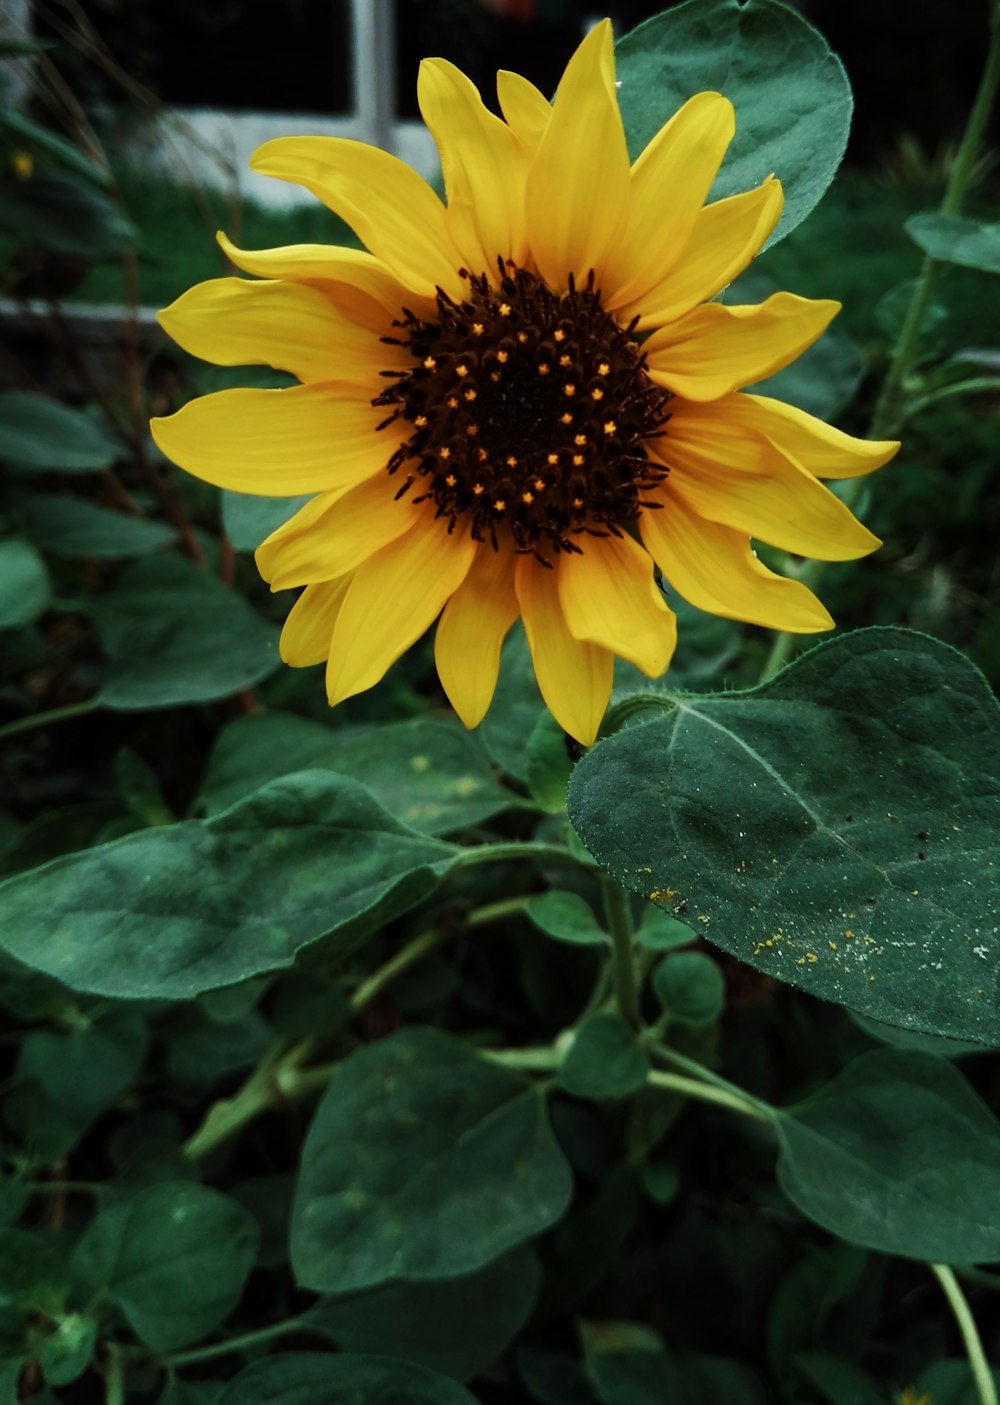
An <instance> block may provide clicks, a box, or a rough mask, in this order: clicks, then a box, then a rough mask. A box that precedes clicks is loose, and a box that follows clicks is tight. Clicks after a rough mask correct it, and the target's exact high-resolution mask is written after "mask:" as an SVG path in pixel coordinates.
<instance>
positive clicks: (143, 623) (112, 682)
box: [92, 556, 279, 712]
mask: <svg viewBox="0 0 1000 1405" xmlns="http://www.w3.org/2000/svg"><path fill="white" fill-rule="evenodd" d="M92 613H93V616H94V621H95V623H96V625H97V631H98V633H99V635H100V637H101V644H102V646H103V648H104V650H105V652H106V653H107V655H108V657H109V659H110V661H111V663H110V669H109V672H108V677H107V679H106V680H105V683H104V686H103V687H102V688H101V691H100V693H99V694H98V699H99V701H100V702H101V704H102V706H104V707H109V708H113V709H114V710H116V711H119V712H131V711H135V710H137V709H143V708H169V707H177V706H179V705H181V704H185V703H201V702H214V701H215V700H216V699H217V698H226V697H229V696H231V695H232V694H233V693H238V692H239V691H240V690H241V689H243V688H251V687H253V685H254V684H255V683H259V682H260V680H261V679H262V678H266V677H267V675H268V674H269V673H273V672H274V670H275V669H276V668H277V667H278V663H279V660H278V647H277V641H278V631H277V630H276V628H275V627H274V625H272V624H268V623H267V622H266V621H264V620H262V619H261V618H260V617H259V616H258V615H256V614H254V612H253V610H251V608H250V606H249V605H248V604H247V603H246V601H245V600H244V599H243V597H242V596H240V595H237V594H236V592H235V591H232V590H227V589H226V587H225V586H224V585H223V584H222V583H221V582H220V581H218V580H216V579H215V577H214V576H211V575H209V573H208V572H207V571H201V570H198V568H197V567H195V566H192V565H191V564H190V562H188V561H184V560H182V559H181V558H180V557H179V556H154V557H152V558H150V559H149V560H146V561H138V562H136V563H135V565H133V566H128V567H126V569H125V570H124V571H122V573H121V575H120V576H119V577H118V580H117V582H116V584H115V588H114V590H112V591H109V592H108V593H107V594H106V595H103V596H101V598H100V599H99V600H98V601H97V602H96V603H95V604H94V605H93V606H92Z"/></svg>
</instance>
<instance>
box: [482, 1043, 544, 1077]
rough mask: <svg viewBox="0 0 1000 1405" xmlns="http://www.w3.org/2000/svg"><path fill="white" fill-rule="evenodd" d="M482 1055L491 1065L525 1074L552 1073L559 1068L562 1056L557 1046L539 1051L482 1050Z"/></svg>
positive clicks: (539, 1049)
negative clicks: (519, 1070)
mask: <svg viewBox="0 0 1000 1405" xmlns="http://www.w3.org/2000/svg"><path fill="white" fill-rule="evenodd" d="M480 1053H481V1054H482V1055H483V1057H484V1058H487V1059H489V1061H490V1063H495V1064H500V1065H501V1066H502V1067H503V1068H518V1069H523V1070H524V1072H525V1073H551V1072H552V1070H553V1069H555V1068H558V1067H559V1064H560V1062H561V1059H562V1054H561V1053H560V1051H559V1049H558V1048H557V1047H556V1045H555V1044H550V1045H549V1046H548V1047H547V1048H538V1049H481V1050H480Z"/></svg>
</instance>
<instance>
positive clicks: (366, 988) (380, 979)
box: [351, 927, 452, 1015]
mask: <svg viewBox="0 0 1000 1405" xmlns="http://www.w3.org/2000/svg"><path fill="white" fill-rule="evenodd" d="M451 937H452V933H451V931H450V930H449V929H448V928H447V927H429V928H428V929H427V931H426V932H421V933H420V935H419V936H417V937H414V938H413V940H412V941H410V942H407V944H406V945H405V946H403V947H400V949H399V951H397V952H396V954H395V956H393V957H391V958H390V959H389V960H388V961H387V962H386V963H385V965H384V966H380V967H379V968H378V970H377V971H374V972H373V973H372V974H371V975H370V976H369V977H368V979H367V980H365V981H362V982H361V984H360V985H359V986H358V988H357V989H356V990H355V992H354V994H353V995H352V996H351V1011H352V1013H353V1014H355V1015H357V1014H360V1013H361V1011H362V1010H367V1008H368V1006H369V1005H371V1004H373V1003H374V1001H376V1000H377V999H378V997H379V996H380V995H381V994H382V992H383V990H384V989H385V988H386V986H387V985H391V984H392V982H393V981H394V980H395V979H396V977H397V976H401V975H402V974H403V973H404V971H408V970H409V969H410V967H411V966H415V965H416V964H417V962H418V961H422V960H423V958H424V957H425V956H426V955H427V954H428V953H429V952H431V951H433V950H434V949H435V947H439V946H443V945H444V943H445V942H447V941H449V940H450V939H451Z"/></svg>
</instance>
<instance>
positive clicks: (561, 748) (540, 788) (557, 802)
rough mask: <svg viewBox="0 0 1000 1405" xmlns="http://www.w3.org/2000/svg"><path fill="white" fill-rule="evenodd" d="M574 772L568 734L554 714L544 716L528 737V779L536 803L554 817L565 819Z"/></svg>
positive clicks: (526, 761) (543, 714)
mask: <svg viewBox="0 0 1000 1405" xmlns="http://www.w3.org/2000/svg"><path fill="white" fill-rule="evenodd" d="M574 759H575V758H574ZM572 769H573V765H572V761H571V759H570V755H569V752H568V751H567V750H566V734H565V732H564V731H563V729H562V728H561V727H560V726H559V723H558V722H557V721H556V720H555V718H554V717H553V716H552V714H551V713H549V712H543V713H542V714H541V716H540V717H539V719H538V721H537V722H536V723H535V725H534V727H533V728H532V731H531V735H530V736H529V737H528V744H527V748H526V750H525V779H526V780H527V782H528V789H529V790H530V791H531V794H532V797H533V799H534V800H535V801H536V802H537V804H539V805H540V806H541V807H542V809H543V810H546V811H547V812H548V813H549V814H550V815H561V814H562V813H563V811H564V810H565V809H566V787H567V785H568V784H569V774H570V771H571V770H572Z"/></svg>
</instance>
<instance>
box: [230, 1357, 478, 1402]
mask: <svg viewBox="0 0 1000 1405" xmlns="http://www.w3.org/2000/svg"><path fill="white" fill-rule="evenodd" d="M218 1405H476V1401H475V1400H474V1399H473V1397H472V1396H471V1395H470V1394H469V1392H468V1391H467V1390H466V1389H465V1387H464V1386H460V1385H459V1384H458V1382H457V1381H451V1380H449V1379H448V1378H447V1376H439V1375H438V1374H437V1372H436V1371H428V1370H427V1368H426V1367H425V1366H417V1365H415V1364H414V1363H413V1362H411V1361H394V1360H392V1359H391V1358H389V1357H384V1356H353V1355H349V1354H348V1353H346V1352H344V1353H341V1354H338V1355H337V1356H330V1355H326V1354H323V1353H321V1352H304V1351H301V1352H281V1353H279V1354H278V1355H275V1356H268V1357H265V1358H264V1360H262V1361H255V1362H254V1363H253V1365H251V1366H247V1367H246V1369H245V1370H243V1371H241V1372H240V1373H239V1375H238V1376H236V1377H235V1378H234V1379H233V1380H231V1381H230V1382H229V1384H228V1385H227V1386H226V1387H225V1389H224V1390H223V1392H222V1394H221V1395H220V1396H219V1398H218Z"/></svg>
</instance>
